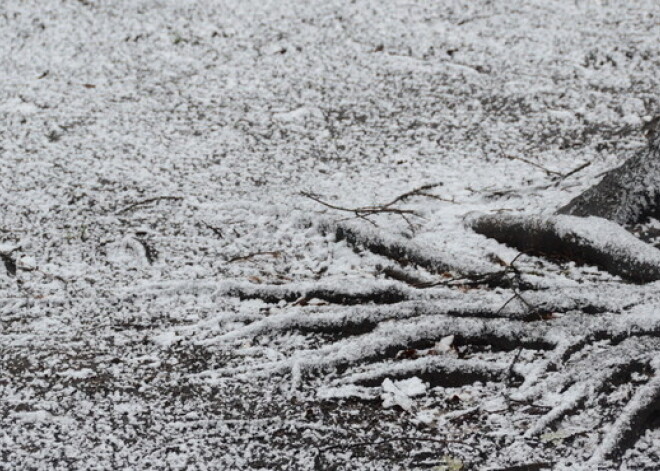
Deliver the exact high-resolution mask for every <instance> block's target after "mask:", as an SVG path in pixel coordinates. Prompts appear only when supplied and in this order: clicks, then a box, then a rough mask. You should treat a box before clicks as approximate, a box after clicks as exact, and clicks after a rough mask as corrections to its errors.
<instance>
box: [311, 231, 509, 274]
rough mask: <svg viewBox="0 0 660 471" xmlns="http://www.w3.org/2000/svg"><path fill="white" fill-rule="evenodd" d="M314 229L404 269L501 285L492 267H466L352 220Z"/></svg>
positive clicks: (430, 249) (497, 270)
mask: <svg viewBox="0 0 660 471" xmlns="http://www.w3.org/2000/svg"><path fill="white" fill-rule="evenodd" d="M318 227H319V230H320V231H321V232H323V233H326V234H334V236H335V238H336V240H337V241H342V240H344V241H346V243H347V244H349V245H351V246H353V247H356V248H363V249H366V250H368V251H370V252H372V253H374V254H376V255H382V256H383V257H386V258H389V259H390V260H393V261H395V262H397V263H399V264H401V265H404V266H405V265H408V264H413V265H417V266H419V267H422V268H424V269H426V270H428V271H429V272H431V273H434V274H447V273H458V274H460V276H461V277H464V278H467V279H470V280H473V279H474V280H481V279H483V280H484V281H483V284H485V285H489V286H493V287H494V286H502V282H501V280H500V277H498V276H497V275H498V274H499V273H501V271H502V270H500V269H499V267H497V266H495V265H494V264H489V265H486V264H480V266H479V267H478V268H477V267H476V266H475V267H469V266H467V264H466V263H459V262H458V260H454V259H453V257H451V256H449V255H446V256H443V255H437V253H438V250H437V249H435V248H433V247H425V246H422V245H420V244H418V243H416V242H413V241H410V240H406V239H403V238H401V237H395V236H392V235H388V234H384V233H382V232H380V231H378V230H376V229H374V228H371V227H366V226H365V225H363V224H362V225H361V224H358V223H356V222H355V221H352V222H351V221H343V222H331V221H322V222H321V223H319V225H318ZM490 277H493V278H492V279H491V278H490ZM491 284H492V285H491ZM507 286H508V284H507Z"/></svg>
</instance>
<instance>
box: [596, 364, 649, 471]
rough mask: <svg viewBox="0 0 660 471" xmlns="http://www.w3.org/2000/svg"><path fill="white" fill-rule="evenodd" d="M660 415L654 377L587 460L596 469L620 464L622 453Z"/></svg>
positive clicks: (634, 398)
mask: <svg viewBox="0 0 660 471" xmlns="http://www.w3.org/2000/svg"><path fill="white" fill-rule="evenodd" d="M658 413H660V375H658V371H657V369H656V371H655V375H654V376H653V377H652V378H651V379H650V380H649V381H648V383H646V384H645V385H643V386H640V388H639V389H638V390H637V392H636V393H635V395H634V396H633V397H632V399H631V400H630V402H628V404H627V405H626V407H625V408H624V409H623V411H622V412H621V414H620V415H619V417H618V418H617V420H616V422H614V424H613V425H612V427H611V428H610V429H609V431H608V432H607V433H606V434H605V437H604V438H603V440H602V442H601V444H600V445H599V447H598V448H597V449H596V452H595V453H594V454H593V456H592V457H591V459H590V460H589V464H591V465H597V464H599V463H601V462H603V461H606V460H615V461H618V460H620V459H621V458H622V457H623V455H624V453H625V452H626V451H627V450H628V448H629V447H630V446H632V445H633V444H634V443H635V442H636V441H637V439H638V438H639V437H640V436H641V435H642V434H643V433H644V432H645V431H646V428H647V426H648V423H649V421H650V420H651V418H652V417H653V416H654V415H656V414H658Z"/></svg>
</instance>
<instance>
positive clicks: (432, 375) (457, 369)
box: [342, 355, 522, 387]
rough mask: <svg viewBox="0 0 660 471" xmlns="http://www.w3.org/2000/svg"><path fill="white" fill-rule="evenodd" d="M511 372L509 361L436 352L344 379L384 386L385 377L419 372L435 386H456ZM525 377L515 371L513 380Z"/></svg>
mask: <svg viewBox="0 0 660 471" xmlns="http://www.w3.org/2000/svg"><path fill="white" fill-rule="evenodd" d="M508 375H509V365H507V364H505V363H501V364H500V363H493V362H488V361H480V360H457V359H454V358H449V357H447V356H444V355H432V356H427V357H423V358H417V359H415V360H403V361H397V362H395V363H384V364H376V365H372V366H370V368H369V370H368V371H366V372H362V373H355V374H353V375H350V376H348V377H346V378H344V379H343V380H342V383H348V384H356V385H360V386H372V387H373V386H380V385H381V384H382V382H383V380H385V378H390V379H395V380H398V379H404V378H410V377H412V376H417V377H418V378H420V379H421V380H422V381H425V382H428V383H429V384H430V385H431V387H435V386H443V387H456V386H462V385H464V384H470V383H474V382H475V381H481V382H487V381H493V382H495V381H504V380H505V379H506V378H507V377H508ZM521 379H522V377H521V376H520V375H519V374H518V373H516V372H514V374H513V381H514V382H519V381H520V380H521Z"/></svg>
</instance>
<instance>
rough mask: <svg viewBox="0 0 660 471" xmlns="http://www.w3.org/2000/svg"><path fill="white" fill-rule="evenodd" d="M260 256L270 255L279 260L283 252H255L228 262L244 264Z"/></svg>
mask: <svg viewBox="0 0 660 471" xmlns="http://www.w3.org/2000/svg"><path fill="white" fill-rule="evenodd" d="M259 255H270V256H271V257H275V258H278V257H280V256H281V255H282V252H280V251H279V250H272V251H264V252H254V253H251V254H248V255H243V256H242V257H234V258H230V259H229V260H227V263H234V262H243V261H245V260H250V259H252V258H254V257H257V256H259Z"/></svg>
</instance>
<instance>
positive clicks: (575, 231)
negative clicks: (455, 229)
mask: <svg viewBox="0 0 660 471" xmlns="http://www.w3.org/2000/svg"><path fill="white" fill-rule="evenodd" d="M470 225H471V227H472V228H473V229H474V230H475V231H476V232H478V233H479V234H483V235H485V236H487V237H492V238H494V239H496V240H497V241H499V242H502V243H505V244H507V245H510V246H513V247H515V248H517V249H518V250H521V251H523V252H525V253H532V254H544V255H549V256H554V257H560V258H568V259H570V260H574V261H578V262H582V263H586V264H591V265H596V266H598V267H600V268H602V269H604V270H606V271H608V272H610V273H612V274H614V275H618V276H621V277H622V278H624V279H626V280H630V281H634V282H638V283H647V282H650V281H657V280H660V250H658V249H656V248H654V247H652V246H650V245H648V244H645V243H644V242H642V241H640V240H639V239H637V238H636V237H635V236H633V235H632V234H630V233H628V232H627V231H626V230H625V229H623V228H622V227H620V226H618V225H617V224H615V223H612V222H609V221H607V220H605V219H600V218H595V217H590V218H578V217H573V216H547V217H541V216H520V215H519V216H514V215H495V216H492V215H491V216H481V217H478V218H476V219H474V220H473V221H471V222H470Z"/></svg>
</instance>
